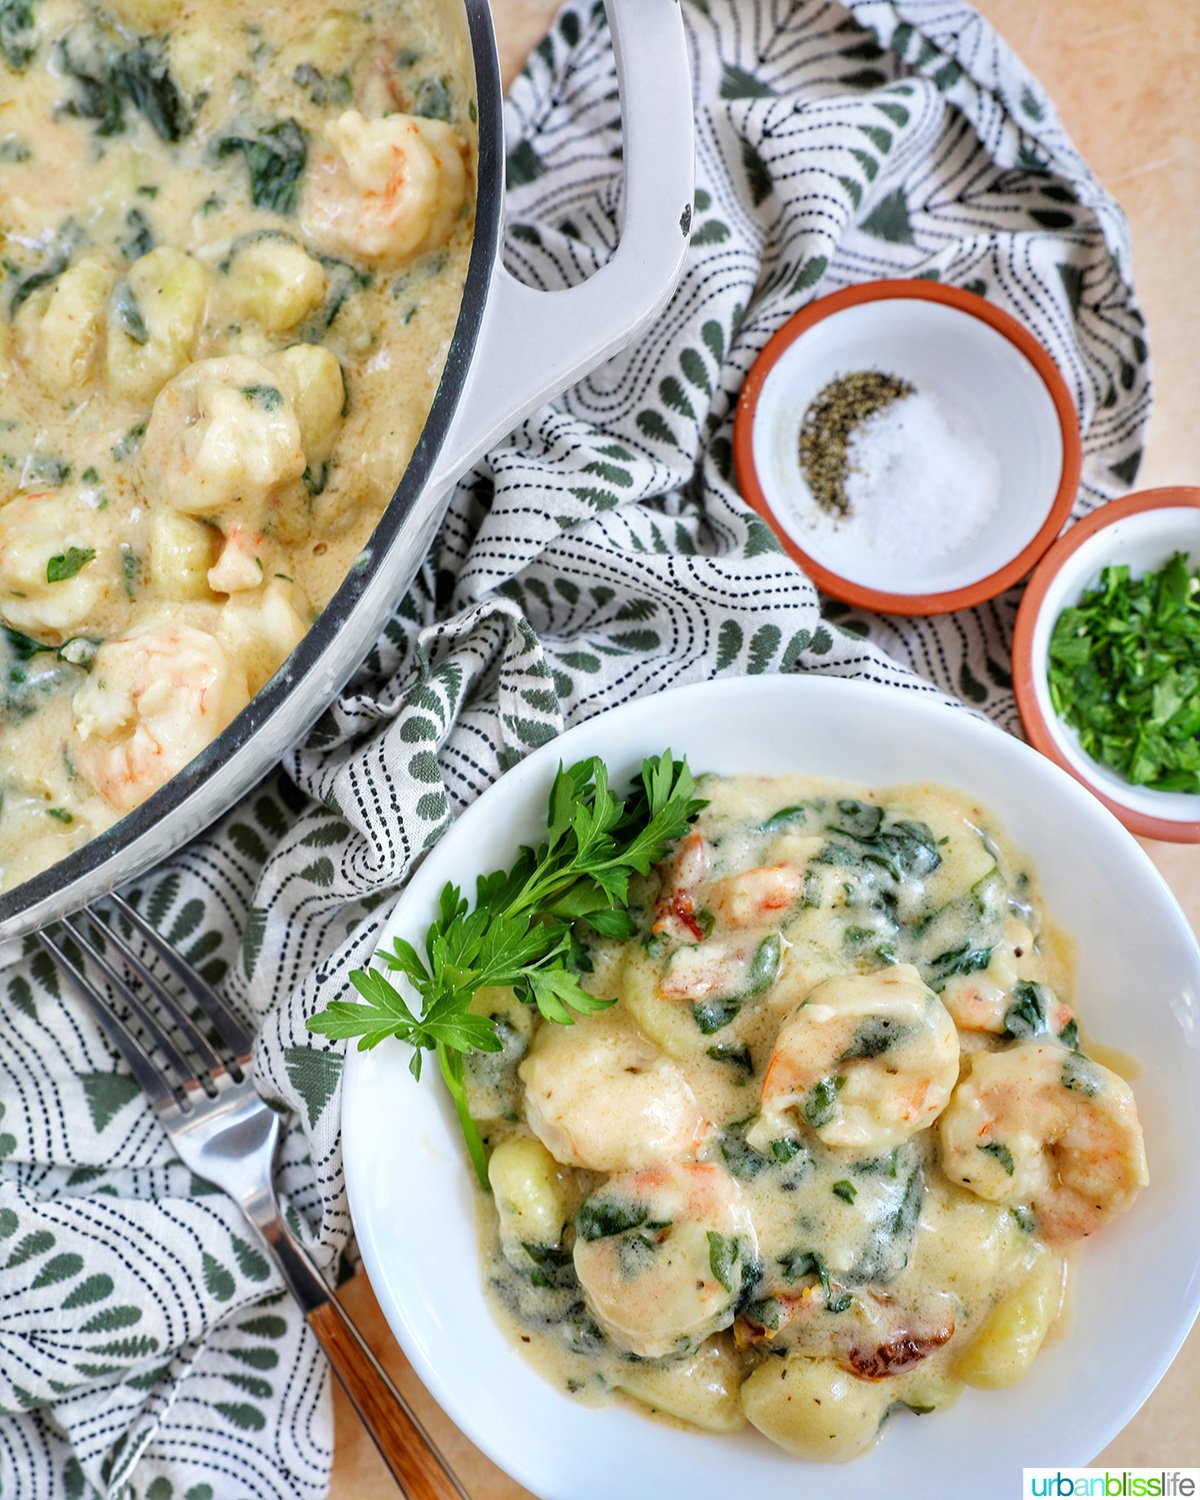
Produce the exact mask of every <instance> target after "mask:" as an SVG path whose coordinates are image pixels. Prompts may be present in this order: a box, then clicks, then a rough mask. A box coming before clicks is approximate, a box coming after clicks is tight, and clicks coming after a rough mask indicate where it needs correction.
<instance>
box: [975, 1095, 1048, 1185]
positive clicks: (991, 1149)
mask: <svg viewBox="0 0 1200 1500" xmlns="http://www.w3.org/2000/svg"><path fill="white" fill-rule="evenodd" d="M1068 1087H1070V1085H1068ZM975 1149H976V1151H983V1152H985V1153H986V1154H987V1155H988V1156H994V1157H995V1158H996V1160H997V1161H998V1162H999V1163H1000V1165H1001V1166H1002V1167H1003V1168H1004V1170H1005V1172H1006V1173H1007V1174H1008V1175H1009V1176H1010V1177H1011V1176H1012V1175H1013V1173H1014V1172H1015V1171H1016V1169H1017V1164H1016V1162H1014V1161H1013V1154H1012V1152H1011V1151H1010V1150H1009V1149H1008V1147H1007V1146H1006V1145H1004V1143H1003V1142H1002V1141H984V1142H983V1143H982V1144H980V1145H978V1146H976V1147H975Z"/></svg>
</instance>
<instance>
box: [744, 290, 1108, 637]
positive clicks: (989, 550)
mask: <svg viewBox="0 0 1200 1500" xmlns="http://www.w3.org/2000/svg"><path fill="white" fill-rule="evenodd" d="M854 370H881V371H884V372H886V373H888V374H891V375H897V376H900V377H901V378H902V379H904V380H907V381H908V382H909V383H910V384H911V385H912V386H913V387H915V389H916V390H917V391H918V392H920V393H921V394H923V395H927V396H930V397H932V398H933V399H934V400H935V401H936V402H937V404H938V407H939V408H940V409H941V411H942V412H943V414H944V415H945V418H946V420H947V421H948V422H949V424H950V426H951V429H952V430H953V431H954V432H955V433H956V435H957V437H958V441H959V442H960V443H964V444H966V445H968V446H969V447H970V448H972V449H975V450H981V451H987V450H990V452H991V454H992V455H993V458H994V462H995V465H996V469H997V473H998V480H999V500H998V503H997V504H996V507H995V509H994V510H993V512H992V514H991V516H990V518H989V519H988V520H987V521H986V522H985V523H984V524H983V525H982V527H981V528H980V529H979V530H978V531H977V532H976V533H974V534H971V535H965V534H964V537H963V539H962V540H961V542H959V543H957V544H956V545H954V546H953V547H951V548H948V549H947V550H945V551H941V552H936V554H935V553H934V551H933V550H932V549H930V551H928V552H926V553H925V554H924V555H923V556H921V557H920V559H919V560H914V557H913V553H912V549H911V548H898V547H895V546H893V545H891V544H890V539H886V538H884V539H878V541H877V544H876V542H875V541H871V540H868V539H866V538H865V536H864V534H863V533H862V532H861V531H858V530H856V529H852V528H847V527H843V526H839V525H838V524H837V523H836V522H834V521H832V520H831V519H830V518H829V517H828V516H827V515H825V514H824V512H822V510H821V509H820V507H819V506H818V505H817V503H816V501H815V500H814V499H813V496H812V493H811V491H810V490H809V487H808V484H807V482H806V480H805V478H804V473H803V470H802V469H801V466H800V451H799V433H800V426H801V421H802V418H803V414H804V412H805V411H806V410H807V409H808V407H809V405H810V404H811V403H812V401H813V399H814V398H815V397H816V396H817V395H818V394H819V393H820V391H821V390H822V389H823V388H824V387H825V386H826V385H828V384H829V382H830V381H832V380H835V379H836V378H837V377H838V376H841V375H846V374H848V373H850V372H851V371H854ZM734 451H735V456H736V459H737V470H738V479H739V483H740V485H741V488H742V493H743V495H744V496H745V498H746V499H747V500H748V501H749V502H750V503H751V504H752V505H753V506H755V508H756V509H758V510H759V511H760V512H761V513H762V514H763V515H764V517H765V518H766V519H767V520H768V522H769V523H770V524H771V525H772V526H773V527H774V529H775V531H776V533H777V534H778V535H779V536H780V539H781V541H782V542H783V543H784V545H785V546H786V547H787V549H788V550H789V551H790V552H791V553H792V554H793V556H795V557H796V558H797V560H798V561H799V562H800V564H801V566H802V567H804V568H805V569H806V570H807V571H808V572H809V573H810V574H811V575H812V576H813V578H814V579H815V580H816V582H817V583H818V584H819V585H820V586H821V587H822V588H824V589H825V590H826V591H827V592H828V593H831V594H833V595H834V596H835V597H837V598H840V599H845V600H847V601H848V602H849V603H851V604H858V605H864V606H866V607H868V608H873V609H879V610H883V611H885V612H890V613H896V614H934V613H941V612H944V611H946V610H951V609H962V608H964V607H966V606H968V605H971V604H977V603H979V602H980V601H981V600H983V599H988V598H991V597H993V596H994V595H995V594H998V593H1000V592H1001V591H1002V590H1003V589H1005V588H1008V587H1009V586H1010V585H1011V584H1013V583H1015V582H1016V581H1017V580H1018V579H1020V578H1022V577H1023V576H1024V575H1025V574H1026V573H1027V572H1028V571H1029V569H1030V568H1031V567H1032V566H1033V564H1034V563H1035V562H1036V561H1037V559H1038V558H1039V557H1040V556H1041V554H1042V553H1043V552H1044V551H1045V550H1046V548H1047V547H1049V545H1050V543H1051V542H1052V541H1053V540H1054V538H1055V537H1056V536H1057V535H1058V533H1059V531H1060V530H1061V528H1062V526H1063V523H1064V522H1065V520H1066V518H1067V514H1068V512H1069V510H1070V506H1071V503H1072V501H1073V500H1074V498H1075V492H1076V489H1077V487H1078V483H1079V465H1080V440H1079V429H1078V421H1077V418H1076V414H1075V410H1074V407H1073V406H1072V404H1071V398H1070V396H1069V394H1068V392H1067V388H1066V385H1065V383H1064V382H1063V379H1062V376H1061V374H1060V373H1059V371H1058V369H1057V367H1056V366H1055V364H1054V361H1053V360H1052V359H1051V358H1050V356H1049V355H1048V354H1047V353H1046V351H1045V350H1044V349H1043V348H1042V346H1041V345H1040V344H1039V343H1038V342H1037V340H1036V339H1034V337H1033V335H1032V334H1031V333H1030V332H1029V331H1028V329H1026V328H1024V327H1023V326H1022V325H1021V324H1020V323H1018V322H1017V321H1016V319H1015V318H1012V317H1010V316H1009V315H1008V314H1007V313H1006V312H1004V311H1003V310H1002V309H1000V308H998V307H996V306H994V305H993V304H992V303H990V302H987V301H986V300H985V299H984V298H982V297H978V296H976V295H974V293H971V292H965V291H962V290H961V289H959V288H956V287H948V286H942V285H940V284H938V283H936V282H931V281H924V280H910V281H876V282H867V283H865V284H863V285H859V286H854V287H849V288H847V289H846V290H845V291H842V292H835V293H834V294H833V295H831V296H829V297H824V298H822V299H821V300H820V301H819V302H815V303H812V304H810V305H809V306H808V307H806V308H804V309H803V310H802V311H801V312H799V313H797V314H796V315H795V317H793V318H791V319H789V321H788V322H787V323H786V324H784V326H783V327H782V328H781V329H780V330H779V332H778V333H777V334H775V336H774V337H773V338H772V339H771V340H770V342H769V343H768V344H767V346H766V347H765V348H764V350H763V352H762V353H761V354H760V355H759V358H758V360H757V361H756V363H755V366H754V369H753V370H752V371H751V374H750V376H749V377H748V378H747V381H746V385H745V388H744V390H743V394H742V398H741V400H740V402H739V406H738V414H737V424H736V428H735V435H734Z"/></svg>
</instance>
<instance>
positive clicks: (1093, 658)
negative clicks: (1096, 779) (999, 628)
mask: <svg viewBox="0 0 1200 1500" xmlns="http://www.w3.org/2000/svg"><path fill="white" fill-rule="evenodd" d="M1049 686H1050V701H1051V703H1052V704H1053V705H1054V711H1055V713H1057V714H1058V716H1059V718H1060V719H1062V720H1063V721H1064V722H1065V723H1067V724H1069V725H1070V726H1071V727H1072V728H1073V729H1075V730H1076V731H1077V733H1078V735H1079V742H1080V744H1081V745H1082V747H1083V749H1084V750H1085V751H1086V753H1087V754H1088V755H1090V756H1091V757H1092V759H1093V760H1096V761H1099V762H1100V764H1101V765H1104V766H1108V767H1109V768H1110V769H1111V770H1114V771H1116V772H1118V774H1119V775H1121V776H1123V777H1125V779H1126V780H1127V781H1129V782H1132V783H1133V784H1134V785H1135V786H1147V787H1152V788H1154V789H1155V790H1157V791H1164V792H1200V570H1197V569H1196V568H1195V567H1194V566H1193V565H1192V563H1191V562H1190V561H1189V559H1188V556H1187V554H1186V553H1184V552H1176V553H1175V555H1174V556H1173V557H1172V558H1171V559H1170V560H1169V561H1168V562H1167V563H1165V564H1164V565H1163V566H1162V567H1161V568H1159V569H1158V571H1157V572H1154V573H1145V574H1143V575H1142V576H1141V577H1140V578H1133V577H1131V576H1130V570H1129V567H1128V565H1127V564H1124V563H1122V564H1114V565H1112V566H1110V567H1107V568H1105V569H1104V571H1103V572H1102V573H1101V575H1100V582H1099V583H1098V584H1097V586H1096V587H1095V588H1093V589H1089V590H1088V591H1087V593H1085V594H1084V595H1083V597H1082V598H1081V599H1080V601H1079V603H1078V604H1074V605H1071V606H1070V607H1069V608H1067V609H1064V610H1063V612H1062V613H1061V614H1060V615H1059V617H1058V620H1057V621H1056V622H1055V626H1054V633H1053V635H1052V636H1051V639H1050V661H1049Z"/></svg>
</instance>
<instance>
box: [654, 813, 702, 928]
mask: <svg viewBox="0 0 1200 1500" xmlns="http://www.w3.org/2000/svg"><path fill="white" fill-rule="evenodd" d="M708 863H709V852H708V844H707V843H706V842H705V839H704V835H703V834H702V833H694V832H693V833H689V834H688V836H687V838H685V839H684V840H683V842H682V843H681V844H680V845H679V848H678V849H677V850H676V852H675V858H674V860H673V861H672V862H671V866H670V869H669V870H668V871H667V874H666V877H665V879H664V881H663V887H662V891H661V892H660V894H659V898H658V902H657V904H656V905H655V908H654V922H653V925H652V927H651V931H652V932H654V933H656V934H659V935H662V936H665V937H668V938H672V939H674V940H675V941H676V942H680V943H701V942H703V941H704V936H705V932H704V924H703V923H702V922H701V921H700V914H699V910H698V908H697V905H696V902H697V898H698V888H699V886H700V885H701V883H702V882H703V881H704V879H705V878H706V876H707V875H708Z"/></svg>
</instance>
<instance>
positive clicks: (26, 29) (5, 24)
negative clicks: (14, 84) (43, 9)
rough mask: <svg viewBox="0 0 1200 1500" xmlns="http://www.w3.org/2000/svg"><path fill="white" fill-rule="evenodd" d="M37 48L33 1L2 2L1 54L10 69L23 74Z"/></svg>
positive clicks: (14, 0) (0, 22)
mask: <svg viewBox="0 0 1200 1500" xmlns="http://www.w3.org/2000/svg"><path fill="white" fill-rule="evenodd" d="M36 47H37V39H36V38H35V36H34V34H33V0H0V52H2V53H3V54H4V58H5V61H6V62H7V63H8V65H9V67H10V68H13V69H15V71H16V72H18V73H20V72H22V71H23V70H24V69H25V68H27V67H28V66H29V63H30V60H31V59H32V57H33V54H34V51H35V50H36Z"/></svg>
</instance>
